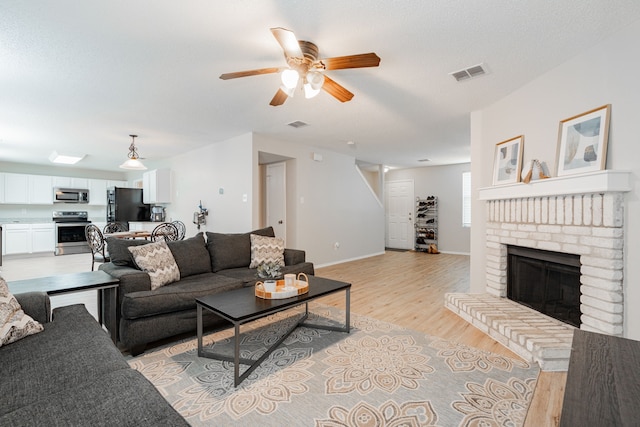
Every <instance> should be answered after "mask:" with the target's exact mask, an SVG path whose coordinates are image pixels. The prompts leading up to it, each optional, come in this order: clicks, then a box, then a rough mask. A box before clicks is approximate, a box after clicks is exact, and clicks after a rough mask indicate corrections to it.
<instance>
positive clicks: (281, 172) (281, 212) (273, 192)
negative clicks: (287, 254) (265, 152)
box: [266, 162, 287, 244]
mask: <svg viewBox="0 0 640 427" xmlns="http://www.w3.org/2000/svg"><path fill="white" fill-rule="evenodd" d="M286 193H287V185H286V165H285V163H284V162H281V163H272V164H269V165H267V185H266V199H267V209H266V210H267V218H266V219H267V225H270V226H272V227H273V230H274V231H275V234H276V236H277V237H280V238H281V239H283V240H284V241H285V244H286V242H287V223H286V216H287V197H286Z"/></svg>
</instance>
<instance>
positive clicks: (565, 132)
mask: <svg viewBox="0 0 640 427" xmlns="http://www.w3.org/2000/svg"><path fill="white" fill-rule="evenodd" d="M610 116H611V104H607V105H603V106H602V107H598V108H595V109H593V110H590V111H587V112H586V113H582V114H578V115H577V116H573V117H570V118H568V119H565V120H562V121H561V122H560V129H559V131H558V150H557V159H556V162H557V169H556V171H557V173H556V175H557V176H563V175H574V174H579V173H584V172H594V171H599V170H603V169H605V165H606V161H607V142H608V139H609V117H610Z"/></svg>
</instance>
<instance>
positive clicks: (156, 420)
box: [0, 293, 189, 427]
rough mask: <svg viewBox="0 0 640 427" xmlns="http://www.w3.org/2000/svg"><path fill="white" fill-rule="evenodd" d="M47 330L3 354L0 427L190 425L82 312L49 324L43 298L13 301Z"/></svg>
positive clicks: (61, 312)
mask: <svg viewBox="0 0 640 427" xmlns="http://www.w3.org/2000/svg"><path fill="white" fill-rule="evenodd" d="M15 297H16V299H17V300H18V302H19V303H20V305H21V307H22V309H23V310H24V311H25V313H27V314H28V315H30V316H31V317H33V318H34V319H35V320H37V321H39V322H40V323H42V324H43V325H44V331H42V332H39V333H37V334H35V335H30V336H27V337H25V338H22V339H21V340H19V341H17V342H14V343H11V344H7V345H5V346H2V347H0V372H1V373H0V378H1V379H2V380H1V381H0V396H2V398H0V426H47V427H51V426H188V425H189V424H188V423H187V422H186V421H185V420H184V419H183V418H182V417H181V416H180V414H178V413H177V412H176V411H175V410H174V409H173V408H172V407H171V405H170V404H169V403H168V402H167V401H166V400H165V399H164V398H163V397H162V395H161V394H160V393H159V392H158V391H157V390H156V388H155V387H154V386H153V385H152V384H151V383H150V382H149V381H148V380H147V379H146V378H145V377H144V376H143V375H142V374H141V373H139V372H138V371H135V370H133V369H131V368H130V367H129V365H128V364H127V362H126V361H125V359H124V357H123V356H122V354H121V353H120V351H119V350H118V349H117V348H116V347H115V346H114V345H113V342H112V341H111V339H110V338H109V336H108V335H107V334H106V333H105V331H104V330H103V329H102V328H101V327H100V325H98V322H96V321H95V319H94V318H93V317H92V316H91V315H90V314H89V313H88V312H87V310H86V309H85V307H84V306H83V305H72V306H67V307H60V308H57V309H55V310H54V311H53V320H52V321H48V319H49V312H50V302H49V298H48V296H47V295H46V294H45V293H25V294H17V295H15Z"/></svg>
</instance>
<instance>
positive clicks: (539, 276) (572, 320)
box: [507, 245, 581, 328]
mask: <svg viewBox="0 0 640 427" xmlns="http://www.w3.org/2000/svg"><path fill="white" fill-rule="evenodd" d="M507 298H509V299H510V300H513V301H515V302H518V303H520V304H523V305H525V306H527V307H530V308H532V309H534V310H536V311H538V312H540V313H542V314H546V315H547V316H550V317H553V318H554V319H558V320H560V321H563V322H565V323H568V324H570V325H572V326H575V327H577V328H579V327H580V323H581V322H580V314H581V313H580V256H579V255H573V254H567V253H560V252H552V251H544V250H539V249H532V248H526V247H521V246H512V245H508V246H507Z"/></svg>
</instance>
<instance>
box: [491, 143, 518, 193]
mask: <svg viewBox="0 0 640 427" xmlns="http://www.w3.org/2000/svg"><path fill="white" fill-rule="evenodd" d="M523 146H524V135H520V136H516V137H515V138H511V139H507V140H506V141H502V142H500V143H498V144H496V151H495V154H494V157H493V158H494V161H493V185H500V184H512V183H516V182H520V171H521V170H522V150H523Z"/></svg>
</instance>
